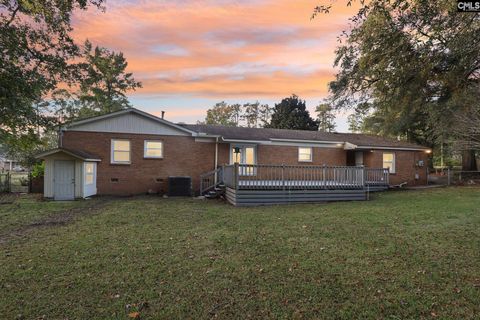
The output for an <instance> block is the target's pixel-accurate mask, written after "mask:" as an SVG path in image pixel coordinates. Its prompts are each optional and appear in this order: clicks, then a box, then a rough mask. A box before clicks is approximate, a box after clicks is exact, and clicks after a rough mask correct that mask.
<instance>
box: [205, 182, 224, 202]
mask: <svg viewBox="0 0 480 320" xmlns="http://www.w3.org/2000/svg"><path fill="white" fill-rule="evenodd" d="M224 195H225V185H224V184H223V183H221V184H219V185H217V186H216V187H215V188H213V189H212V190H210V191H208V192H207V193H206V194H205V198H207V199H217V198H223V197H224Z"/></svg>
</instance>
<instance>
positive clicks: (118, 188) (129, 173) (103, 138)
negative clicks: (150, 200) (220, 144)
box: [63, 131, 215, 195]
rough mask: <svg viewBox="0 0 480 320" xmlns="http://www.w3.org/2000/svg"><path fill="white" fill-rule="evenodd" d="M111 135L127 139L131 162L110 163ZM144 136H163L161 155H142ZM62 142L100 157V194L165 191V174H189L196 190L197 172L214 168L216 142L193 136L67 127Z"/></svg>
mask: <svg viewBox="0 0 480 320" xmlns="http://www.w3.org/2000/svg"><path fill="white" fill-rule="evenodd" d="M111 139H129V140H130V145H131V150H132V153H131V164H129V165H124V164H111V163H110V143H111ZM144 140H162V141H163V156H164V157H163V159H144V158H143V147H144ZM63 146H64V147H65V148H71V149H76V150H81V151H85V152H88V153H91V154H93V155H96V156H99V157H100V158H101V160H102V161H101V162H100V163H99V164H98V167H97V189H98V194H102V195H111V194H114V195H132V194H144V193H147V192H149V191H151V192H159V193H164V192H167V186H168V181H167V180H168V176H190V177H192V183H193V189H194V190H195V192H198V189H199V183H200V182H199V176H200V174H202V173H205V172H208V171H211V170H213V168H214V156H215V144H214V143H201V142H195V140H194V138H192V137H182V136H158V135H144V134H129V133H128V134H127V133H125V134H122V133H99V132H80V131H66V132H64V136H63ZM111 178H117V179H118V182H111ZM156 179H163V182H157V181H156Z"/></svg>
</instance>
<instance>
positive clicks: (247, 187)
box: [201, 164, 389, 206]
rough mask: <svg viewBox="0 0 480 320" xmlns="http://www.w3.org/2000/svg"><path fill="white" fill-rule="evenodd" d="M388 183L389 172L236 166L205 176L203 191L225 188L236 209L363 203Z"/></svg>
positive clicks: (340, 167)
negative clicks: (325, 202) (371, 192)
mask: <svg viewBox="0 0 480 320" xmlns="http://www.w3.org/2000/svg"><path fill="white" fill-rule="evenodd" d="M213 175H215V176H216V179H214V178H213ZM208 177H210V178H208ZM388 179H389V172H388V169H376V168H365V167H348V166H308V165H307V166H286V165H243V164H235V165H230V166H223V167H221V168H219V169H217V170H215V171H212V172H210V173H208V174H206V175H204V176H202V177H201V191H202V190H208V189H211V188H213V187H215V186H217V185H218V184H222V185H225V196H226V199H227V201H228V202H229V203H231V204H233V205H235V206H257V205H270V204H284V203H309V202H324V201H359V200H366V199H367V193H368V192H370V191H378V190H385V189H387V188H388V184H389V181H388Z"/></svg>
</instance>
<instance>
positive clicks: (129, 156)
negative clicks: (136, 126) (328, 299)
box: [110, 139, 132, 164]
mask: <svg viewBox="0 0 480 320" xmlns="http://www.w3.org/2000/svg"><path fill="white" fill-rule="evenodd" d="M114 141H128V146H129V150H128V161H115V160H114V158H113V155H114V150H113V142H114ZM110 163H111V164H131V163H132V142H131V141H130V140H129V139H112V140H111V141H110Z"/></svg>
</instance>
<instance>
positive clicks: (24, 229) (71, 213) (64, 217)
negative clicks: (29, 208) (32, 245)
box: [0, 198, 112, 244]
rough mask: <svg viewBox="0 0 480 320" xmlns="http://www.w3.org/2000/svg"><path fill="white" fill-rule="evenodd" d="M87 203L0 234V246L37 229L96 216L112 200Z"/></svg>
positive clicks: (103, 199)
mask: <svg viewBox="0 0 480 320" xmlns="http://www.w3.org/2000/svg"><path fill="white" fill-rule="evenodd" d="M87 201H92V203H91V204H89V205H87V206H82V207H78V208H70V209H67V210H64V211H59V212H55V213H53V214H51V215H49V216H46V217H44V218H41V219H38V220H37V221H34V222H32V223H29V224H26V225H24V226H21V227H19V228H17V229H14V230H11V231H10V232H7V233H4V234H0V244H3V243H6V242H8V241H9V240H11V239H12V238H19V237H24V236H26V235H27V234H28V233H30V232H31V231H33V230H36V229H39V228H49V227H55V226H63V225H66V224H69V223H71V222H73V221H75V220H76V219H78V218H80V217H83V216H89V215H93V214H96V213H97V212H99V211H100V210H101V209H102V208H104V207H105V206H106V205H107V204H108V203H109V202H111V201H112V199H111V198H99V199H94V200H87Z"/></svg>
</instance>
